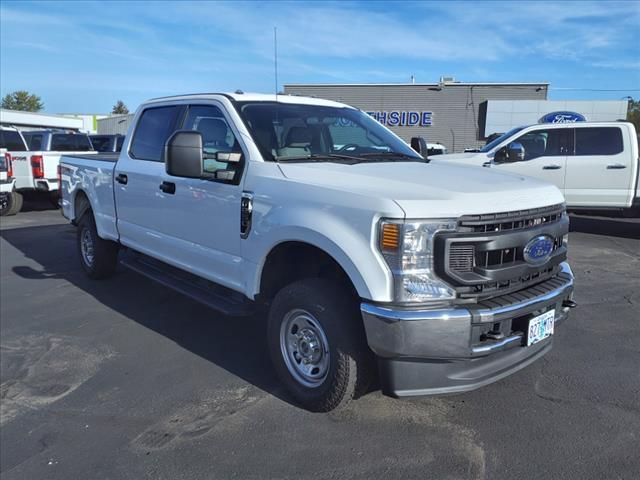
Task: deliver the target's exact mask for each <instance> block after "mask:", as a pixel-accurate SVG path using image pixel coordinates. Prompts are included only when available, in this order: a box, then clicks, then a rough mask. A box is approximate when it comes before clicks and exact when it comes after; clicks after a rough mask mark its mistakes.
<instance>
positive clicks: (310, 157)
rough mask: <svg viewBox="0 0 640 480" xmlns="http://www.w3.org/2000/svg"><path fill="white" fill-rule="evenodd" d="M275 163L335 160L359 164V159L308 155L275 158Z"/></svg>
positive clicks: (328, 154) (348, 156)
mask: <svg viewBox="0 0 640 480" xmlns="http://www.w3.org/2000/svg"><path fill="white" fill-rule="evenodd" d="M275 160H276V162H300V161H310V162H331V161H336V160H342V161H349V162H354V163H357V162H361V161H362V159H361V158H360V157H353V156H351V155H340V154H337V153H312V154H310V155H300V156H298V157H275Z"/></svg>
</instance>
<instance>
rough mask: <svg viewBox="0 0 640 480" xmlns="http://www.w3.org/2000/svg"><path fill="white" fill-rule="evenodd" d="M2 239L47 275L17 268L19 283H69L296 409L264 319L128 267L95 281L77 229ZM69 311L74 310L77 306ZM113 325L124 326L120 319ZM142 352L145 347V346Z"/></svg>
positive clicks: (7, 233) (9, 232) (35, 230)
mask: <svg viewBox="0 0 640 480" xmlns="http://www.w3.org/2000/svg"><path fill="white" fill-rule="evenodd" d="M0 236H1V237H2V238H3V239H4V240H5V241H7V242H8V243H10V244H11V245H12V246H13V247H15V248H17V249H18V250H20V251H21V252H22V253H23V254H24V255H25V256H26V257H27V258H28V259H31V260H33V261H35V262H37V263H38V264H40V265H41V266H42V270H36V269H34V268H32V267H31V266H15V267H13V269H12V270H13V273H15V274H16V275H18V276H19V277H21V278H23V279H28V280H40V279H50V278H59V279H64V280H66V281H68V282H70V283H71V284H73V285H74V286H76V287H77V288H79V289H81V290H83V291H84V292H86V293H88V294H89V295H91V296H92V297H94V298H95V299H96V300H98V301H99V302H100V303H102V304H103V305H104V306H105V307H106V308H107V309H109V310H112V311H114V312H117V313H118V314H120V315H123V316H124V317H126V318H128V319H130V320H132V321H134V322H136V323H138V324H140V325H142V326H144V327H146V328H148V329H151V330H153V331H155V332H157V333H159V334H160V335H163V336H165V337H166V338H168V339H170V340H172V341H174V342H175V343H177V344H178V345H180V346H181V347H183V348H185V349H186V350H188V351H190V352H192V353H193V354H195V355H198V356H200V357H202V358H203V359H206V360H208V361H210V362H213V363H214V364H216V365H218V366H219V367H221V368H223V369H225V370H226V371H228V372H230V373H232V374H233V375H236V376H238V377H240V378H241V379H243V380H244V381H246V382H248V383H250V384H252V385H254V386H255V387H257V388H259V389H261V390H263V391H265V392H267V393H269V394H271V395H274V396H276V397H278V398H279V399H281V400H283V401H285V402H287V403H290V404H292V405H295V403H294V402H293V401H292V399H291V398H289V397H288V396H287V395H286V393H285V391H284V390H283V389H282V387H281V386H280V384H279V382H278V380H277V377H276V375H275V372H274V370H273V368H272V365H271V361H270V358H269V354H268V350H267V346H266V341H265V338H266V319H265V314H264V313H262V314H261V313H257V314H254V315H253V316H251V317H225V316H223V315H221V314H219V313H217V312H215V311H213V310H211V309H209V308H207V307H205V306H203V305H201V304H199V303H197V302H195V301H194V300H191V299H189V298H187V297H185V296H183V295H181V294H179V293H177V292H174V291H173V290H171V289H169V288H166V287H164V286H161V285H159V284H157V283H155V282H153V281H151V280H149V279H147V278H145V277H143V276H141V275H138V274H136V273H134V272H131V271H129V270H126V269H124V268H123V267H119V268H118V270H117V272H116V274H115V275H114V276H113V277H111V278H109V279H107V280H102V281H96V280H91V279H89V278H88V277H87V276H86V275H85V273H84V271H83V270H82V269H81V267H80V262H79V259H78V258H77V253H76V247H75V242H76V237H75V229H74V228H73V227H72V226H70V225H50V226H34V227H25V228H12V229H6V230H2V231H0ZM69 308H70V309H73V305H69ZM114 319H115V320H117V321H118V322H119V321H121V319H118V318H117V317H116V315H114ZM85 320H86V319H83V321H85ZM101 321H103V320H101ZM141 348H145V346H143V345H141Z"/></svg>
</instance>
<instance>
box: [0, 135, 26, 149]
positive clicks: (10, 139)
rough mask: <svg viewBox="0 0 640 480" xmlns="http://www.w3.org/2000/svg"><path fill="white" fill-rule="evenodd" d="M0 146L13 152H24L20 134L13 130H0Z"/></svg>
mask: <svg viewBox="0 0 640 480" xmlns="http://www.w3.org/2000/svg"><path fill="white" fill-rule="evenodd" d="M0 148H6V149H7V150H13V151H14V152H24V150H25V148H24V142H23V141H22V139H21V138H20V134H19V133H18V132H16V131H14V130H0Z"/></svg>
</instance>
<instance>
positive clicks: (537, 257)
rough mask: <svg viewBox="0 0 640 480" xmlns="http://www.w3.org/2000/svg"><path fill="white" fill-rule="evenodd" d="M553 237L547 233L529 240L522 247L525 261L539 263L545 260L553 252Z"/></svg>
mask: <svg viewBox="0 0 640 480" xmlns="http://www.w3.org/2000/svg"><path fill="white" fill-rule="evenodd" d="M554 243H555V241H554V239H553V238H552V237H550V236H549V235H540V236H537V237H535V238H532V239H531V240H529V242H528V243H527V244H526V245H525V247H524V252H523V257H524V260H525V262H527V263H532V264H534V265H535V264H540V263H544V262H546V261H547V260H548V259H549V257H550V256H551V252H553V244H554Z"/></svg>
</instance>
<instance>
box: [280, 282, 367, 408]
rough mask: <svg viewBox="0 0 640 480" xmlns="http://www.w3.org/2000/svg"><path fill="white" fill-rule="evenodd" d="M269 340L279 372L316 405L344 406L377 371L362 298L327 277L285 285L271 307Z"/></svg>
mask: <svg viewBox="0 0 640 480" xmlns="http://www.w3.org/2000/svg"><path fill="white" fill-rule="evenodd" d="M268 341H269V350H270V353H271V359H272V361H273V364H274V366H275V369H276V372H277V374H278V377H279V378H280V380H281V381H282V382H283V384H284V385H285V387H286V388H287V390H288V391H289V392H290V393H291V394H292V396H293V397H294V398H295V399H296V400H297V401H298V402H299V403H300V404H301V405H302V406H304V407H305V408H307V409H309V410H311V411H321V412H328V411H330V410H333V409H335V408H340V407H344V406H345V405H347V404H348V403H349V401H351V400H352V399H353V398H356V397H358V396H359V395H361V394H363V393H364V392H365V391H366V388H367V387H368V384H369V381H370V378H371V374H372V366H371V363H372V353H371V351H370V350H369V349H368V347H367V345H366V341H365V335H364V329H363V326H362V321H361V319H360V317H359V310H358V303H357V302H355V301H353V299H352V298H351V297H350V296H349V295H345V293H344V289H339V288H336V286H335V284H333V283H332V282H329V281H327V280H324V279H319V278H311V279H306V280H301V281H298V282H295V283H292V284H291V285H288V286H286V287H284V288H283V289H282V290H281V291H280V292H278V294H277V295H276V297H275V299H274V301H273V304H272V306H271V309H270V311H269V325H268Z"/></svg>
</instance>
